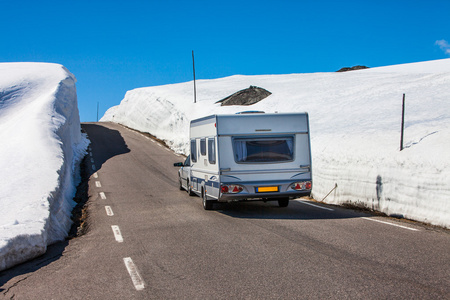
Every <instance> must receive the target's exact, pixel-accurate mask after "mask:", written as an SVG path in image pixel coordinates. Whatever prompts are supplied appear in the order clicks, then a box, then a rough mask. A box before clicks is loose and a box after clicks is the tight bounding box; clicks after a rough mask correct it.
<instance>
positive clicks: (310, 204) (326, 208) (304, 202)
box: [296, 200, 334, 211]
mask: <svg viewBox="0 0 450 300" xmlns="http://www.w3.org/2000/svg"><path fill="white" fill-rule="evenodd" d="M296 201H298V202H300V203H303V204H306V205H309V206H313V207H317V208H320V209H324V210H329V211H334V209H332V208H328V207H323V206H319V205H315V204H312V203H309V202H306V201H302V200H296Z"/></svg>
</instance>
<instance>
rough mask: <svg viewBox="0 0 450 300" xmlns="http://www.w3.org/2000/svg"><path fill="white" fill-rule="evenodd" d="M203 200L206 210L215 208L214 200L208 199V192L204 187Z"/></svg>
mask: <svg viewBox="0 0 450 300" xmlns="http://www.w3.org/2000/svg"><path fill="white" fill-rule="evenodd" d="M202 202H203V209H205V210H212V209H213V201H212V200H207V197H206V192H205V191H204V190H203V189H202Z"/></svg>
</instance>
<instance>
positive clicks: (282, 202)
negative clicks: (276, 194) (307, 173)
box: [278, 198, 289, 207]
mask: <svg viewBox="0 0 450 300" xmlns="http://www.w3.org/2000/svg"><path fill="white" fill-rule="evenodd" d="M288 205H289V198H282V199H278V206H280V207H287V206H288Z"/></svg>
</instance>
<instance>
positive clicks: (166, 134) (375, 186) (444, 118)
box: [101, 59, 450, 227]
mask: <svg viewBox="0 0 450 300" xmlns="http://www.w3.org/2000/svg"><path fill="white" fill-rule="evenodd" d="M250 85H254V86H259V87H262V88H265V89H267V90H268V91H270V92H272V95H270V96H269V97H267V98H266V99H264V100H262V101H261V102H259V103H257V104H254V105H252V106H246V107H242V106H220V104H215V102H216V101H218V100H220V99H223V98H225V97H227V96H229V95H231V94H233V93H234V92H237V91H239V90H241V89H244V88H248V87H249V86H250ZM197 92H198V94H197V103H196V104H194V103H193V85H192V82H186V83H180V84H172V85H165V86H155V87H147V88H139V89H135V90H132V91H128V92H127V93H126V95H125V98H124V99H123V100H122V102H121V103H120V105H119V106H115V107H112V108H111V109H109V110H108V111H107V112H106V114H105V115H104V116H103V118H102V119H101V121H112V122H117V123H120V124H124V125H126V126H129V127H132V128H135V129H138V130H141V131H145V132H149V133H151V134H153V135H155V136H157V137H158V138H160V139H163V140H165V141H166V142H167V144H168V145H169V146H170V147H171V148H172V149H174V150H175V151H176V152H178V153H185V154H186V153H187V150H188V136H189V132H188V128H189V122H190V120H192V119H195V118H199V117H203V116H205V115H210V114H222V113H235V112H238V111H242V110H262V111H266V112H301V111H307V112H308V113H309V116H310V126H311V139H312V155H313V178H314V185H313V195H314V198H315V199H317V200H322V199H323V198H324V197H325V195H327V194H328V193H329V192H330V191H331V190H332V189H333V187H335V185H336V184H337V188H336V189H335V190H334V191H333V192H332V193H331V194H330V195H329V196H328V197H327V198H326V199H325V201H326V202H328V203H334V204H342V203H352V204H356V205H360V206H364V207H368V208H371V209H375V210H378V211H382V212H385V213H387V214H389V215H402V216H404V217H407V218H410V219H414V220H418V221H423V222H427V223H431V224H436V225H440V226H444V227H450V201H449V199H450V181H449V180H448V178H450V151H448V149H449V148H450V101H449V99H450V59H444V60H437V61H429V62H420V63H413V64H405V65H397V66H388V67H381V68H372V69H366V70H358V71H352V72H345V73H313V74H291V75H265V76H240V75H238V76H231V77H227V78H220V79H214V80H199V81H197ZM403 93H405V94H406V128H405V147H406V148H405V149H404V150H403V151H401V152H400V151H399V147H400V126H401V110H402V106H401V103H402V95H403Z"/></svg>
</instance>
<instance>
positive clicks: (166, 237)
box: [0, 123, 450, 299]
mask: <svg viewBox="0 0 450 300" xmlns="http://www.w3.org/2000/svg"><path fill="white" fill-rule="evenodd" d="M83 128H84V129H85V130H86V131H87V133H88V134H89V137H90V139H91V141H92V144H91V147H92V162H91V163H90V164H91V165H92V169H91V170H92V172H91V177H90V181H89V196H90V198H89V208H88V213H89V218H88V224H89V227H88V232H87V233H86V234H85V235H83V236H82V237H79V238H76V239H72V240H70V241H66V242H62V243H58V244H56V245H53V246H51V247H49V251H48V253H47V254H46V255H44V256H43V257H41V258H38V259H35V260H33V261H31V262H29V263H26V264H23V265H20V266H18V267H15V268H12V269H10V270H6V271H4V272H1V273H0V286H1V288H0V295H1V296H3V297H4V298H6V299H323V298H328V299H345V298H351V299H363V298H364V299H387V298H389V299H394V298H396V299H450V235H449V231H447V230H443V229H438V228H433V227H430V226H425V225H421V224H418V223H414V222H408V221H400V220H396V219H391V218H384V217H379V216H374V215H371V214H368V213H365V212H361V211H355V210H351V209H345V208H341V207H336V206H330V205H324V204H320V203H316V202H312V201H310V200H308V199H301V200H296V201H292V202H291V203H290V205H289V207H287V208H280V207H278V205H277V203H276V202H274V203H270V202H268V203H263V202H252V203H234V204H221V205H218V206H217V207H216V209H215V210H213V211H205V210H203V208H202V205H201V199H200V198H198V197H189V196H188V195H187V193H186V192H183V191H180V190H179V189H178V181H177V169H176V168H174V167H173V163H174V162H177V161H183V158H182V157H178V156H176V155H175V154H174V153H173V152H171V151H170V150H168V149H166V148H165V147H162V146H160V145H159V144H158V143H157V142H155V141H152V140H151V139H148V138H147V137H145V136H144V135H142V134H140V133H137V132H135V131H131V130H129V129H126V128H124V127H122V126H120V125H116V124H111V123H90V124H83Z"/></svg>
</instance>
